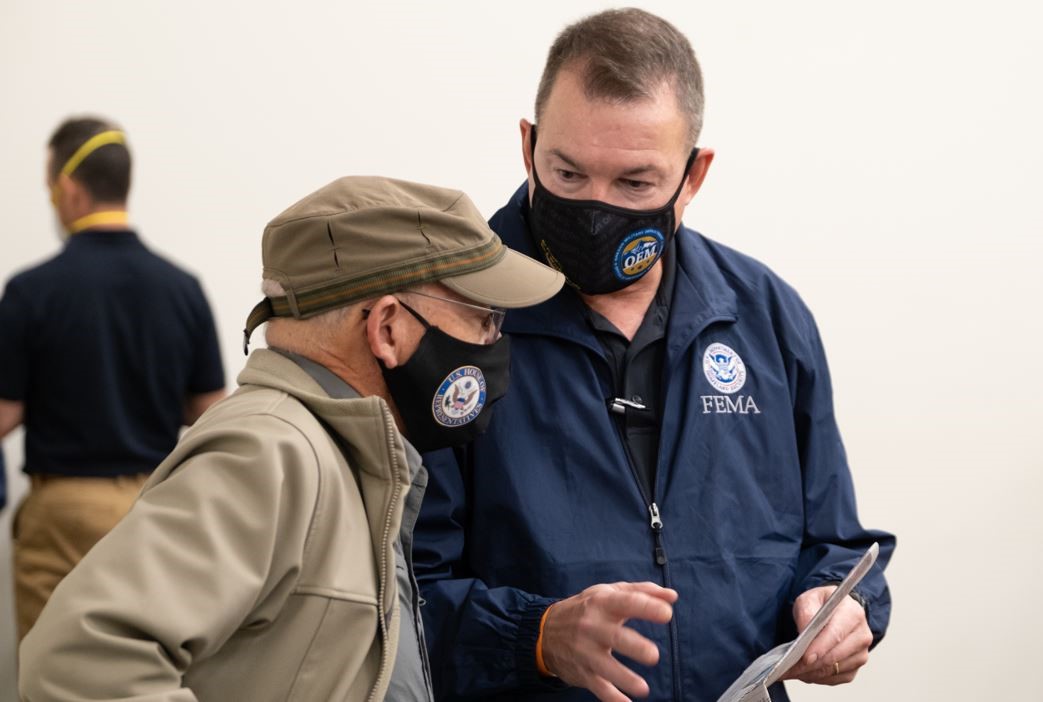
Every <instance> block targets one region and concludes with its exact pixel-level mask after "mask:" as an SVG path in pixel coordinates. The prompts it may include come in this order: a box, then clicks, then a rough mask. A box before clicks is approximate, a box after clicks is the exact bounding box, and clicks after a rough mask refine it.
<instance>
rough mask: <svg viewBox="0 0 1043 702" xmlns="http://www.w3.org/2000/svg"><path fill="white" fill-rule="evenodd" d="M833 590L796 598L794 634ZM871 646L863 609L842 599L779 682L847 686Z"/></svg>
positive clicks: (817, 590)
mask: <svg viewBox="0 0 1043 702" xmlns="http://www.w3.org/2000/svg"><path fill="white" fill-rule="evenodd" d="M836 589H837V588H836V586H835V585H825V586H822V587H816V588H813V589H811V590H808V591H807V592H805V593H804V594H802V595H801V596H800V597H798V598H797V601H796V602H795V603H794V604H793V618H794V620H796V623H797V630H798V631H804V630H805V629H806V628H807V626H808V624H809V623H810V622H811V619H812V617H814V616H815V613H816V612H818V611H819V609H821V608H822V605H823V604H824V603H825V602H826V600H827V599H829V596H830V595H831V594H833V591H834V590H836ZM872 643H873V634H872V632H871V631H870V630H869V623H868V622H867V621H866V612H865V609H863V608H862V605H860V604H858V603H857V602H856V601H855V600H854V599H852V598H850V597H847V598H844V599H843V600H842V601H841V602H840V604H838V605H837V609H836V611H834V612H833V616H832V617H830V619H829V622H828V623H827V624H826V626H825V627H824V628H823V629H822V631H821V632H819V635H818V636H816V637H815V639H814V640H813V641H812V642H811V645H810V646H808V650H807V651H805V653H804V655H803V656H802V657H801V659H800V661H799V662H798V663H797V664H796V665H795V666H793V667H792V668H790V669H789V670H788V671H786V674H785V675H784V676H783V679H784V680H802V681H804V682H806V683H818V684H821V685H840V684H841V683H848V682H851V681H852V680H854V679H855V675H856V674H857V673H858V669H859V668H861V667H862V666H864V665H865V664H866V663H867V662H868V661H869V646H870V644H872ZM834 664H836V665H834ZM838 671H839V672H838Z"/></svg>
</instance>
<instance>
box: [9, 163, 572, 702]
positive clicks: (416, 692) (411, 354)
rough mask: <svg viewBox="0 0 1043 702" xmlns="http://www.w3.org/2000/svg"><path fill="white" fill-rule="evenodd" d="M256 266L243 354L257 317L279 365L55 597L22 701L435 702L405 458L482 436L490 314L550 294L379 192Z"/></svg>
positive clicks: (248, 386) (336, 191) (488, 395)
mask: <svg viewBox="0 0 1043 702" xmlns="http://www.w3.org/2000/svg"><path fill="white" fill-rule="evenodd" d="M262 258H263V261H264V278H265V282H264V287H265V290H266V297H265V299H264V300H263V301H262V302H261V303H260V304H258V305H257V306H256V307H255V308H254V311H253V312H252V313H251V314H250V317H249V320H248V322H247V331H246V340H247V341H248V340H249V335H250V332H251V331H252V330H253V329H254V328H255V327H256V326H257V325H258V324H260V323H262V322H265V321H267V320H269V319H271V323H270V324H269V326H268V328H267V340H268V343H269V345H270V346H271V347H272V348H271V349H262V350H258V351H255V352H254V353H253V354H252V355H251V356H250V358H249V360H248V361H247V364H246V368H245V369H244V370H243V372H242V373H241V374H240V376H239V379H238V381H239V384H240V386H241V387H240V388H239V390H238V391H237V392H236V393H235V394H233V395H232V396H231V397H230V398H228V399H227V400H226V401H224V402H222V403H220V404H219V405H217V406H216V407H214V408H213V409H212V410H211V411H210V412H208V413H207V414H206V416H205V417H203V418H202V419H201V420H200V421H199V422H197V423H196V425H195V426H193V427H192V429H191V430H189V431H188V432H187V433H186V434H185V436H184V437H183V439H182V441H181V442H180V443H179V444H178V446H177V448H176V449H175V450H174V452H173V453H172V454H171V455H170V456H169V457H168V458H167V460H166V461H164V462H163V464H162V465H161V466H160V467H159V468H158V469H157V470H156V472H155V473H154V474H153V475H152V477H151V478H150V480H149V481H148V483H146V485H145V488H144V490H143V492H142V495H141V498H140V499H139V500H138V502H137V503H136V504H135V505H134V507H133V509H132V510H131V511H130V513H129V514H128V515H127V517H126V518H125V519H124V520H123V521H122V522H121V523H120V524H119V525H118V526H117V527H116V528H115V529H114V530H113V531H112V532H111V533H110V535H109V537H108V538H106V539H105V540H104V541H102V542H101V543H100V544H98V546H97V547H95V549H94V550H92V551H91V553H90V554H88V555H87V557H86V558H85V559H84V560H83V561H82V562H81V563H80V565H79V567H78V568H76V570H74V571H73V572H72V573H71V574H70V575H69V577H68V578H66V580H65V581H64V582H63V583H62V584H61V586H59V588H58V590H57V591H56V592H55V594H54V597H53V598H52V600H51V603H50V604H49V605H48V607H47V609H46V610H44V612H43V615H42V616H41V618H40V621H39V622H38V623H37V625H36V627H35V628H34V629H33V631H32V632H30V634H29V636H28V637H27V638H26V639H25V641H24V643H23V645H22V648H21V661H22V667H21V674H20V685H21V688H22V694H23V695H24V696H25V697H26V698H27V699H43V698H46V699H51V700H73V699H76V700H79V699H88V698H89V699H130V698H136V699H143V698H150V699H155V698H160V697H162V698H164V699H175V698H176V699H189V698H190V697H191V698H192V699H200V700H228V699H249V700H254V699H289V698H293V699H302V700H366V699H384V696H385V694H386V695H387V699H392V700H396V701H398V700H407V701H408V700H430V699H431V694H430V686H429V683H428V677H429V676H428V666H427V662H426V651H425V650H424V644H423V641H424V639H423V634H422V632H421V630H420V616H419V613H418V610H419V602H420V600H419V596H418V594H417V589H416V585H415V581H414V580H413V577H412V569H411V562H410V560H411V533H412V527H413V523H414V522H415V520H416V514H417V511H418V510H419V505H420V500H421V499H422V497H423V491H424V485H425V483H426V473H425V471H424V469H423V466H421V464H420V454H419V453H418V452H417V450H416V448H414V446H415V447H417V448H420V449H424V450H430V449H434V448H438V447H444V446H452V445H456V444H459V443H462V442H466V441H468V440H470V439H472V438H473V437H474V436H475V435H476V433H477V432H479V431H481V430H482V429H483V428H484V427H485V425H486V424H487V422H488V419H489V417H490V410H491V405H492V404H493V403H494V402H495V401H497V400H498V399H499V398H500V397H501V396H502V394H503V392H504V391H505V389H506V385H507V380H508V376H507V367H508V340H507V339H503V338H500V331H499V329H500V322H501V321H502V319H503V310H502V309H499V308H502V307H520V306H525V305H531V304H535V303H538V302H542V301H544V300H546V299H548V298H549V297H551V296H553V295H554V294H555V293H556V292H557V291H558V290H559V289H560V287H561V285H562V283H563V280H564V279H563V277H562V275H561V274H560V273H558V272H556V271H554V270H552V269H550V268H548V267H547V266H544V265H543V264H540V263H537V262H536V261H533V260H531V259H529V258H527V257H525V256H522V255H520V254H517V253H515V252H513V251H509V250H508V249H507V248H506V247H505V246H503V245H502V243H501V242H500V240H499V238H497V237H496V235H495V234H493V232H492V231H491V230H490V229H489V227H488V225H487V224H486V223H485V221H484V219H483V218H482V216H481V214H480V213H479V212H478V210H477V208H475V207H474V205H473V204H472V203H471V201H470V200H469V199H468V198H467V197H466V196H465V195H463V194H462V193H460V192H459V191H456V190H447V189H444V188H436V187H433V186H426V185H419V184H416V183H407V182H404V181H395V180H389V179H384V178H369V177H367V178H342V179H340V180H337V181H334V182H333V183H331V184H330V185H328V186H326V187H324V188H322V189H320V190H318V191H317V192H315V193H313V194H311V195H309V196H308V197H306V198H304V199H303V200H301V201H300V202H298V203H297V204H295V205H293V206H292V207H290V208H289V209H288V210H286V211H285V212H284V213H282V214H281V215H279V216H278V217H276V218H275V219H274V220H272V221H271V222H270V223H269V225H268V227H267V228H266V229H265V234H264V241H263V244H262ZM400 530H401V533H400ZM127 554H135V558H134V559H128V558H127ZM400 620H401V622H402V623H401V625H400ZM182 687H185V688H188V690H190V692H189V691H180V692H178V690H179V689H180V688H182Z"/></svg>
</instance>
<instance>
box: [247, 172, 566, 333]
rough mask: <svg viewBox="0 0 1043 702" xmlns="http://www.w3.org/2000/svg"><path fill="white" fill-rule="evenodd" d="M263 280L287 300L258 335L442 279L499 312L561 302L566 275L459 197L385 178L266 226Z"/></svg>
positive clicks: (341, 183)
mask: <svg viewBox="0 0 1043 702" xmlns="http://www.w3.org/2000/svg"><path fill="white" fill-rule="evenodd" d="M261 261H262V263H263V265H264V271H263V273H262V276H263V277H264V278H265V279H268V280H274V281H277V282H278V283H280V284H281V285H282V287H283V289H284V290H285V291H286V295H285V296H283V297H271V298H265V299H264V300H262V301H261V302H259V303H258V304H257V305H256V306H255V307H254V308H253V311H251V312H250V316H249V317H248V319H247V321H246V328H245V329H244V330H243V337H244V338H243V350H244V351H245V350H246V349H247V345H248V344H249V341H250V335H251V334H252V333H253V330H254V329H256V328H257V327H258V326H259V325H260V324H262V323H264V322H265V321H267V320H268V319H271V318H272V317H295V318H297V319H305V318H307V317H311V316H314V315H317V314H320V313H322V312H326V311H327V310H331V309H334V308H337V307H341V306H343V305H348V304H351V303H353V302H357V301H359V300H366V299H370V298H374V297H379V296H380V295H384V294H387V293H390V292H394V291H396V290H403V289H405V288H409V287H412V286H416V285H420V284H422V283H430V282H434V281H438V282H440V283H442V284H443V285H445V286H446V287H448V288H450V289H451V290H453V291H455V292H457V293H459V294H460V295H462V296H464V297H465V298H467V299H469V300H472V301H474V302H477V303H479V304H482V305H489V306H491V307H507V308H513V307H528V306H530V305H535V304H537V303H540V302H543V301H544V300H547V299H549V298H551V297H553V296H554V295H555V294H556V293H557V292H558V290H560V289H561V286H562V284H563V283H564V282H565V278H564V276H562V274H561V273H559V272H558V271H556V270H554V269H552V268H550V267H548V266H545V265H543V264H542V263H539V262H538V261H535V260H533V259H531V258H529V257H528V256H525V255H523V254H520V253H518V252H516V251H512V250H511V249H508V248H507V247H506V246H504V245H503V243H502V242H501V241H500V238H499V237H498V236H496V234H495V233H494V232H493V231H492V229H490V228H489V225H488V224H486V222H485V218H484V217H482V215H481V213H480V212H479V211H478V208H477V207H475V206H474V203H473V202H471V200H470V198H468V197H467V195H465V194H464V193H462V192H461V191H459V190H450V189H448V188H440V187H437V186H434V185H423V184H421V183H411V182H409V181H405V180H395V179H392V178H380V177H376V176H349V177H346V178H339V179H337V180H335V181H333V182H332V183H330V184H329V185H327V186H325V187H323V188H320V189H319V190H317V191H315V192H314V193H312V194H311V195H308V196H307V197H305V198H304V199H303V200H300V201H299V202H297V203H296V204H294V205H292V206H291V207H290V208H289V209H287V210H286V211H285V212H283V213H282V214H280V215H279V216H277V217H276V218H275V219H273V220H272V221H271V222H269V223H268V225H267V226H266V227H265V228H264V236H263V238H262V240H261Z"/></svg>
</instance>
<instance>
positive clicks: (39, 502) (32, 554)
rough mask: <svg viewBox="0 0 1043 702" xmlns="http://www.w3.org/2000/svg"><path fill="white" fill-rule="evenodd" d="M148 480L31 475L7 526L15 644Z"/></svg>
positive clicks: (127, 477)
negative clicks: (10, 545)
mask: <svg viewBox="0 0 1043 702" xmlns="http://www.w3.org/2000/svg"><path fill="white" fill-rule="evenodd" d="M147 477H148V476H147V475H125V476H122V475H121V476H116V477H112V478H69V477H64V476H56V475H31V476H30V480H31V486H30V489H29V494H28V495H26V497H25V499H24V500H23V501H22V504H21V505H20V506H19V507H18V512H17V513H16V514H15V516H14V520H13V526H12V537H13V547H14V594H15V609H16V610H17V615H18V639H19V640H21V639H22V638H23V637H24V636H25V635H26V633H28V631H29V629H30V627H32V625H33V623H35V622H36V618H37V617H39V616H40V612H41V611H42V610H43V606H44V605H45V604H47V599H48V598H49V597H50V596H51V593H52V592H54V588H55V587H57V586H58V583H59V582H60V581H61V579H62V578H64V577H65V576H66V575H67V574H68V573H69V571H71V570H72V569H73V566H75V565H76V564H77V563H79V561H80V559H81V558H83V556H84V555H85V554H86V553H87V551H89V550H90V549H91V547H92V546H94V544H95V543H97V542H98V541H99V540H100V539H101V537H103V536H105V534H107V533H108V532H109V530H110V529H112V527H114V526H116V522H118V521H119V520H120V519H121V518H122V517H123V515H125V514H126V513H127V511H128V510H129V509H130V506H131V505H132V504H133V503H134V500H135V499H136V498H137V496H138V493H139V492H141V486H142V485H144V483H145V479H146V478H147ZM129 555H130V554H128V556H129Z"/></svg>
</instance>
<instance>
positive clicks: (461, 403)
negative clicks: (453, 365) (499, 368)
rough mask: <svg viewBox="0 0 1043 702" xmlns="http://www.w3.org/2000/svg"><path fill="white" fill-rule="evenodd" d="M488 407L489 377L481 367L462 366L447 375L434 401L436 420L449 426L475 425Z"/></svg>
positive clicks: (433, 410)
mask: <svg viewBox="0 0 1043 702" xmlns="http://www.w3.org/2000/svg"><path fill="white" fill-rule="evenodd" d="M483 407H485V376H484V375H483V374H482V370H481V369H480V368H478V367H477V366H461V367H460V368H457V369H456V370H454V371H453V372H452V373H450V374H449V375H447V376H446V378H445V380H443V381H442V384H441V385H439V386H438V390H437V392H435V396H434V398H433V399H432V401H431V413H432V414H433V415H434V417H435V421H436V422H438V423H439V424H441V425H442V426H445V427H458V426H462V425H464V424H468V423H470V422H473V421H474V420H475V418H476V417H477V416H478V415H479V414H481V412H482V408H483Z"/></svg>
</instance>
